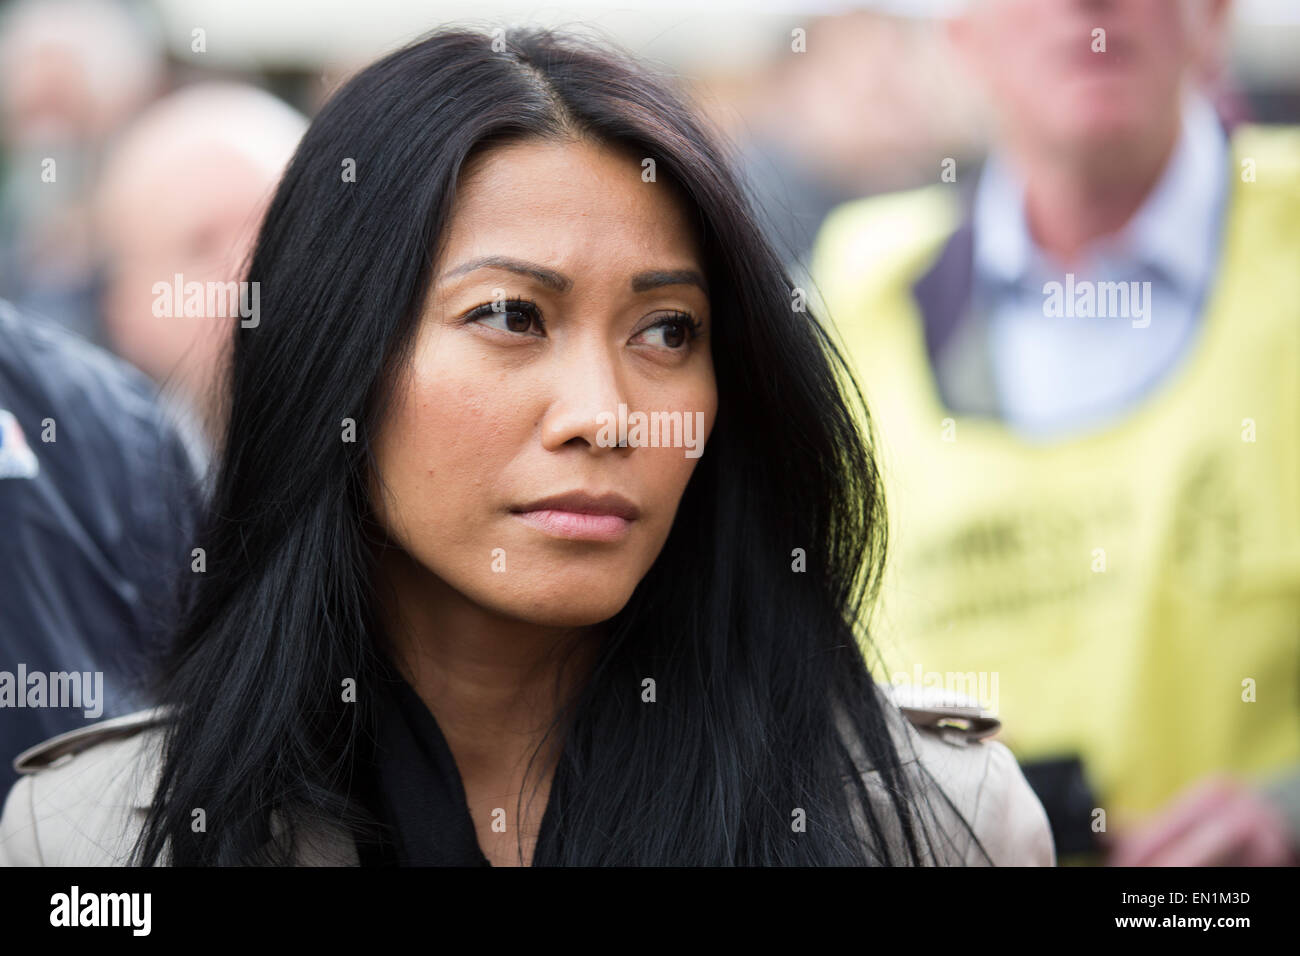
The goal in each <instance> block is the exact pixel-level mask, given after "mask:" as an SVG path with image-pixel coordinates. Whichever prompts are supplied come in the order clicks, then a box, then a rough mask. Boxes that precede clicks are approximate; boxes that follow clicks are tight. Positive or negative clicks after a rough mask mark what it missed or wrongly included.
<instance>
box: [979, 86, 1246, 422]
mask: <svg viewBox="0 0 1300 956" xmlns="http://www.w3.org/2000/svg"><path fill="white" fill-rule="evenodd" d="M1227 157H1228V154H1227V139H1226V136H1225V135H1224V132H1223V129H1222V127H1221V126H1220V124H1219V121H1218V118H1217V117H1216V115H1215V113H1214V110H1213V108H1212V107H1211V106H1210V105H1209V103H1207V102H1206V101H1205V100H1204V99H1203V98H1201V97H1198V96H1190V97H1189V98H1188V99H1187V100H1185V102H1184V108H1183V116H1182V129H1181V132H1180V135H1179V139H1178V141H1177V143H1176V145H1175V147H1174V151H1173V153H1172V154H1171V156H1170V160H1169V162H1168V163H1167V165H1166V167H1165V170H1164V172H1163V173H1162V175H1161V178H1160V179H1159V180H1158V181H1157V183H1156V186H1155V188H1154V189H1153V190H1152V191H1151V193H1150V194H1149V195H1148V196H1147V198H1146V201H1145V202H1144V203H1143V204H1142V206H1141V207H1140V208H1139V209H1138V211H1137V212H1136V213H1135V214H1134V216H1133V217H1132V218H1131V219H1130V220H1129V222H1128V223H1127V224H1126V225H1125V226H1124V228H1122V229H1121V230H1120V231H1119V232H1117V233H1116V234H1114V235H1112V236H1108V237H1106V238H1104V239H1101V240H1098V241H1097V242H1095V243H1093V244H1092V245H1091V246H1090V247H1089V248H1088V249H1086V250H1085V252H1084V254H1083V256H1082V257H1081V258H1080V261H1079V263H1078V264H1076V265H1074V266H1071V267H1070V268H1069V269H1068V270H1067V269H1066V268H1064V267H1062V266H1060V265H1059V264H1056V263H1054V262H1052V261H1051V259H1050V258H1049V257H1048V256H1047V255H1046V254H1045V253H1043V252H1042V250H1040V249H1039V248H1038V247H1037V245H1036V244H1035V243H1034V240H1033V238H1032V237H1031V235H1030V233H1029V229H1028V226H1027V223H1026V220H1025V212H1024V186H1023V184H1022V183H1021V182H1020V181H1019V179H1018V178H1017V177H1016V175H1015V174H1014V172H1013V171H1012V170H1011V168H1010V167H1009V166H1008V165H1007V163H1006V162H1005V161H1004V160H1003V159H1002V158H1000V157H998V156H996V155H995V156H993V157H991V158H990V160H989V161H988V163H987V164H986V166H985V168H984V170H983V172H982V173H981V176H980V181H979V183H978V186H977V188H976V194H975V205H974V210H973V217H974V218H973V222H974V243H975V247H974V293H975V303H976V308H977V310H978V311H979V312H980V314H981V315H982V316H983V318H984V321H985V322H986V323H987V335H988V338H987V341H988V348H989V356H988V358H989V365H990V370H991V374H992V379H993V387H994V390H995V392H996V395H997V403H998V407H999V414H1000V416H1001V417H1002V418H1003V420H1004V421H1006V422H1007V423H1008V424H1009V425H1010V426H1011V427H1012V428H1014V429H1016V430H1017V431H1019V432H1020V433H1021V434H1023V435H1025V436H1026V437H1030V438H1038V439H1049V438H1058V437H1062V436H1064V435H1067V434H1070V433H1078V432H1080V431H1085V430H1088V429H1091V428H1094V427H1100V426H1102V425H1104V424H1105V423H1107V422H1108V421H1112V420H1114V419H1115V418H1117V417H1119V416H1121V415H1122V414H1123V413H1124V412H1126V411H1127V410H1128V409H1130V408H1131V407H1132V406H1133V405H1135V404H1136V403H1137V402H1138V401H1139V400H1140V399H1141V398H1142V397H1143V396H1145V395H1146V394H1147V393H1148V392H1149V391H1150V390H1151V389H1152V388H1153V387H1154V386H1156V385H1157V384H1158V383H1159V382H1160V381H1161V380H1162V379H1163V378H1164V376H1165V375H1166V374H1167V373H1168V372H1169V371H1170V370H1171V369H1172V368H1173V367H1174V366H1175V365H1176V364H1177V363H1178V360H1179V359H1180V358H1181V357H1182V356H1183V355H1184V353H1185V352H1186V351H1187V349H1188V347H1189V346H1190V345H1191V344H1192V342H1193V341H1194V340H1195V339H1196V338H1197V335H1196V332H1197V331H1198V329H1199V323H1200V317H1201V312H1202V306H1203V303H1204V299H1205V293H1206V289H1207V287H1208V285H1209V280H1210V278H1211V277H1212V275H1213V274H1214V271H1215V266H1216V262H1217V259H1218V252H1219V239H1220V232H1221V227H1222V221H1223V210H1224V205H1225V202H1226V198H1227V185H1228V183H1227V175H1228V172H1227V166H1228V158H1227ZM1067 272H1068V273H1072V276H1071V277H1069V278H1067ZM1101 282H1125V283H1137V285H1130V286H1129V287H1128V288H1129V289H1130V290H1131V291H1133V292H1135V293H1138V294H1137V296H1136V297H1135V298H1133V299H1131V300H1130V306H1129V312H1128V313H1127V314H1116V313H1118V312H1119V310H1115V309H1113V306H1114V305H1115V303H1116V300H1113V299H1109V298H1107V297H1106V296H1098V297H1096V298H1095V299H1094V303H1098V302H1101V301H1102V300H1103V299H1104V300H1105V301H1106V302H1108V303H1109V304H1110V305H1111V306H1112V309H1111V310H1110V311H1108V309H1107V307H1106V305H1095V309H1094V311H1093V313H1091V314H1088V315H1080V314H1078V313H1079V312H1081V311H1082V312H1086V311H1087V302H1086V300H1084V299H1081V298H1079V295H1080V291H1079V290H1082V289H1083V288H1084V286H1083V285H1082V283H1101ZM1050 283H1059V284H1060V287H1061V289H1062V293H1064V292H1065V291H1067V290H1068V291H1073V292H1075V295H1074V296H1072V297H1071V298H1072V299H1073V300H1074V301H1073V302H1070V303H1065V305H1066V308H1065V310H1064V311H1063V313H1062V311H1061V310H1058V309H1056V308H1055V306H1056V305H1058V304H1060V300H1057V302H1056V303H1052V302H1049V291H1048V290H1051V289H1053V287H1052V286H1051V285H1049V284H1050ZM1146 283H1150V285H1149V286H1148V285H1146ZM1094 288H1095V287H1094ZM1063 298H1064V294H1062V299H1063ZM1074 305H1081V306H1083V308H1082V309H1075V308H1073V306H1074ZM1139 305H1140V307H1141V309H1142V310H1144V314H1143V313H1140V312H1139ZM1144 323H1145V324H1144Z"/></svg>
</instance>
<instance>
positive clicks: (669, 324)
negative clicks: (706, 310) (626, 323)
mask: <svg viewBox="0 0 1300 956" xmlns="http://www.w3.org/2000/svg"><path fill="white" fill-rule="evenodd" d="M698 328H699V323H698V322H697V321H696V320H695V319H693V318H692V317H691V316H689V315H686V314H685V313H683V314H681V315H674V316H672V317H670V318H667V319H664V320H663V321H661V322H658V323H656V324H654V325H652V326H650V328H648V329H646V330H645V331H643V332H641V333H640V334H638V335H637V336H636V338H637V339H638V340H641V341H647V342H648V344H650V345H656V346H660V347H662V348H667V349H674V350H675V349H680V348H681V347H682V346H684V345H685V344H686V343H687V342H689V341H690V340H691V339H693V338H694V337H695V332H696V330H697V329H698Z"/></svg>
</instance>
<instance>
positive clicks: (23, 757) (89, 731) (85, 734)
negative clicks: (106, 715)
mask: <svg viewBox="0 0 1300 956" xmlns="http://www.w3.org/2000/svg"><path fill="white" fill-rule="evenodd" d="M166 720H167V708H165V707H154V708H152V709H149V710H139V711H136V712H135V713H133V714H125V715H123V716H121V717H113V718H111V719H109V720H101V721H99V722H98V723H94V724H91V725H90V726H88V727H78V728H77V729H76V730H69V731H68V732H67V733H63V734H59V735H58V736H57V737H51V738H50V739H49V740H46V741H43V742H41V743H39V744H37V745H36V746H35V747H29V748H27V749H26V750H24V751H23V752H22V753H20V754H19V755H18V756H17V757H15V758H14V763H13V766H14V769H15V770H16V771H18V772H19V773H35V772H36V771H38V770H44V769H46V768H47V767H53V766H57V765H58V764H60V763H64V762H66V761H68V760H71V759H72V757H73V755H74V754H78V753H80V752H81V751H83V750H85V749H87V748H88V747H93V746H94V745H95V744H98V743H102V742H104V741H106V740H114V739H117V738H121V737H130V736H131V735H132V734H137V733H139V732H140V731H141V730H144V729H145V728H147V727H152V726H154V725H155V724H160V723H163V722H165V721H166Z"/></svg>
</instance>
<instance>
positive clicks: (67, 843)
mask: <svg viewBox="0 0 1300 956" xmlns="http://www.w3.org/2000/svg"><path fill="white" fill-rule="evenodd" d="M886 713H887V714H888V715H889V716H890V719H891V721H892V722H893V732H894V734H895V742H896V743H897V744H898V745H899V747H900V755H901V757H902V759H903V762H904V767H905V769H906V770H907V771H909V772H910V773H912V774H915V773H917V768H918V766H923V767H924V768H925V769H926V770H927V771H928V772H929V774H930V776H931V777H932V778H933V783H931V782H928V781H927V782H926V785H925V790H926V792H927V793H931V794H932V793H933V787H934V783H937V784H938V785H939V786H940V787H942V789H943V791H944V793H945V794H947V796H948V798H949V799H950V800H951V802H952V806H951V807H949V806H948V805H947V803H946V802H945V801H942V800H933V799H932V800H931V801H930V802H931V804H932V806H933V811H932V812H933V817H931V818H930V820H929V821H928V822H931V823H934V824H937V825H938V826H939V827H940V828H942V830H943V831H944V832H945V833H947V834H949V835H951V836H952V839H951V840H947V841H941V844H940V845H941V849H939V850H938V851H936V853H935V854H934V855H932V856H930V857H928V858H927V860H926V862H927V863H929V864H932V865H963V864H976V863H983V862H985V861H984V859H983V857H982V856H979V855H978V851H977V849H976V848H975V846H974V843H973V841H972V840H970V838H969V836H968V835H965V831H964V829H963V828H961V827H960V824H959V823H958V822H957V821H956V819H955V817H954V816H953V810H954V808H955V810H956V811H957V812H960V813H961V814H962V815H963V816H964V817H965V819H966V820H967V821H969V822H970V823H971V827H972V829H973V830H974V832H975V835H976V836H977V837H978V838H979V840H980V842H981V843H982V844H983V846H984V848H985V850H986V851H987V852H988V854H989V856H990V858H991V860H992V862H993V863H994V864H997V865H1013V866H1053V865H1055V862H1056V856H1055V848H1054V846H1053V843H1052V836H1051V831H1050V829H1049V827H1048V822H1047V815H1046V813H1045V812H1044V811H1043V807H1042V804H1040V803H1039V801H1038V798H1037V797H1036V796H1035V795H1034V792H1033V791H1032V790H1031V789H1030V787H1029V784H1028V783H1027V782H1026V780H1025V778H1024V775H1023V774H1022V773H1021V772H1020V768H1019V766H1018V765H1017V763H1016V760H1015V758H1014V757H1013V756H1012V755H1011V752H1010V751H1009V750H1008V749H1007V748H1006V746H1004V745H1003V744H1001V743H998V742H997V741H994V740H990V739H987V738H988V736H989V734H991V733H994V732H996V730H997V729H998V722H997V720H996V719H992V718H988V717H987V716H979V715H978V711H977V710H970V709H966V708H962V707H952V706H938V707H935V706H931V707H925V706H920V705H918V706H903V707H901V709H900V708H899V707H896V706H894V705H893V704H889V705H888V706H887V708H886ZM904 717H906V719H903V718H904ZM165 721H166V715H165V713H163V712H162V711H161V710H157V709H155V710H148V711H140V712H139V713H135V714H130V715H127V716H125V717H119V718H116V719H113V720H106V721H103V722H100V723H97V724H95V725H93V726H91V727H85V728H82V729H80V730H75V731H72V732H71V733H67V734H62V735H60V736H58V737H54V738H52V739H50V740H47V741H46V742H45V743H43V744H40V745H38V746H37V747H34V748H32V749H31V750H28V751H26V752H25V753H23V754H21V755H20V756H19V757H18V758H17V759H16V760H15V761H14V766H15V767H16V768H17V770H18V771H19V772H20V773H21V774H22V776H21V777H20V778H19V780H18V782H17V783H16V784H15V785H14V786H13V788H12V789H11V790H10V792H9V796H8V799H7V800H6V801H5V806H4V814H3V817H0V866H123V865H126V864H127V861H128V857H129V855H130V852H131V849H132V846H133V844H134V842H135V839H136V837H137V836H138V835H139V833H140V830H141V827H142V824H143V822H144V818H145V812H146V809H147V808H148V806H149V804H150V801H151V800H152V798H153V791H154V787H155V785H156V779H157V774H158V769H159V759H158V754H159V749H160V748H159V745H160V743H161V741H162V736H163V725H164V723H165ZM876 778H877V775H876V774H875V773H874V772H872V771H866V772H864V774H863V779H864V782H865V783H866V784H867V789H868V792H869V793H870V794H871V795H872V797H873V799H881V800H883V799H885V796H884V788H883V787H881V786H880V785H879V784H878V783H876ZM885 816H887V815H885ZM894 826H895V830H894V832H893V833H892V834H891V835H890V839H891V841H892V842H893V843H894V844H895V845H897V846H901V834H900V832H899V831H898V830H897V825H896V824H895V825H894ZM294 860H295V862H296V863H297V864H298V865H301V866H348V865H353V866H355V865H357V862H358V860H357V853H356V848H355V846H354V845H353V843H352V841H351V839H349V838H348V837H346V836H345V835H343V834H341V833H338V832H334V831H315V832H309V833H307V834H305V835H304V836H303V837H302V838H300V841H299V844H298V846H297V848H296V851H295V856H294Z"/></svg>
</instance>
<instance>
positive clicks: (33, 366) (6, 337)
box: [0, 301, 199, 791]
mask: <svg viewBox="0 0 1300 956" xmlns="http://www.w3.org/2000/svg"><path fill="white" fill-rule="evenodd" d="M154 396H155V388H154V386H153V385H152V384H151V383H150V382H149V380H148V379H146V378H145V377H144V376H143V375H142V374H141V373H139V372H137V371H136V370H135V369H134V368H132V367H131V366H129V365H127V364H126V363H124V362H122V361H121V360H119V359H117V358H114V357H113V356H111V355H109V354H108V353H106V352H104V351H102V350H101V349H98V348H96V347H95V346H93V345H91V344H89V343H88V342H86V341H84V340H82V339H80V338H79V337H77V336H76V335H74V334H72V333H70V332H67V331H65V330H63V329H61V328H59V327H56V326H54V325H51V324H48V323H45V322H43V321H40V320H38V319H35V318H33V317H31V316H28V315H20V314H18V312H17V311H16V310H15V309H14V308H13V307H12V306H10V305H9V304H8V303H5V302H3V301H0V791H3V790H7V789H8V788H9V786H10V785H11V784H12V783H13V782H14V780H15V779H16V775H15V773H14V771H13V769H12V767H11V766H10V763H11V761H12V760H13V758H14V757H15V756H16V755H17V754H18V753H19V752H21V751H22V750H24V749H26V748H28V747H31V746H32V745H34V744H36V743H38V742H40V741H42V740H45V739H46V738H48V737H50V736H52V735H54V734H59V733H62V732H65V731H69V730H74V729H77V728H80V727H84V726H86V725H87V724H88V723H90V722H91V721H93V720H96V719H100V718H103V717H112V716H116V715H119V714H123V713H128V712H130V711H132V710H135V709H137V708H138V707H140V706H141V705H142V704H145V703H147V701H146V700H144V699H143V698H142V695H141V694H140V693H138V691H137V688H136V685H137V684H138V682H139V678H140V677H141V676H142V675H143V673H144V670H145V667H146V665H147V662H148V661H149V660H150V659H156V644H157V642H158V641H160V640H161V639H162V638H163V635H164V633H165V631H166V629H167V627H168V626H169V617H170V615H171V613H172V611H173V610H174V599H173V593H174V586H175V583H176V581H177V580H178V574H179V573H181V572H182V571H183V570H187V569H188V565H189V561H190V549H191V548H192V547H193V542H192V526H193V519H194V515H195V513H196V511H197V507H198V503H199V502H198V497H197V494H198V493H197V491H196V486H195V484H194V481H193V473H192V468H191V464H190V459H189V457H188V455H187V454H186V452H185V450H184V448H183V446H182V444H181V442H180V441H179V439H178V437H177V436H176V433H175V432H174V430H173V429H172V428H171V427H170V426H169V425H168V424H167V423H166V422H165V421H164V419H163V416H162V412H161V411H160V408H159V406H158V404H157V403H156V402H155V399H154ZM96 672H100V673H101V674H102V676H101V677H100V678H98V680H99V682H100V688H101V690H100V691H99V692H98V694H97V695H96V691H95V689H94V686H93V685H94V682H95V680H96V678H95V677H94V676H93V675H94V674H95V673H96ZM51 674H54V675H64V676H63V677H62V678H60V677H57V676H56V677H51V676H50V675H51ZM33 675H41V676H40V677H39V678H37V677H34V676H33ZM73 675H76V677H75V678H74V677H73ZM20 677H23V678H25V679H24V680H22V681H21V684H20ZM60 682H62V683H63V685H64V686H63V694H62V695H61V696H58V695H57V691H58V686H57V685H58V684H59V683H60ZM36 683H43V684H45V687H44V694H45V697H44V700H42V698H41V697H40V696H38V694H39V693H40V690H39V689H38V688H37V687H36ZM77 684H80V685H81V686H80V687H78V688H77V689H78V690H84V691H85V693H86V694H87V695H88V696H89V695H96V696H97V697H98V699H97V700H93V701H92V700H88V699H83V700H82V701H80V705H79V706H51V705H58V704H60V703H65V704H66V703H67V702H68V701H71V700H73V696H72V695H71V694H70V693H68V690H69V687H70V686H74V685H77ZM33 704H36V705H38V706H33ZM96 710H98V711H100V712H99V713H96V712H95V711H96Z"/></svg>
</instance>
